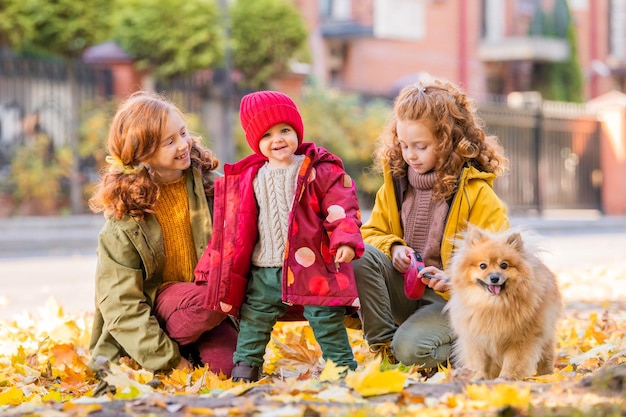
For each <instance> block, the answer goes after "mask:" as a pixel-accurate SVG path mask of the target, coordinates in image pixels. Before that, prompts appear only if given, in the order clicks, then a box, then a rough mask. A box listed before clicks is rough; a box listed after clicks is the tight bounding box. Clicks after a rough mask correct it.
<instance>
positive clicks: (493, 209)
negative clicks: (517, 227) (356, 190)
mask: <svg viewBox="0 0 626 417" xmlns="http://www.w3.org/2000/svg"><path fill="white" fill-rule="evenodd" d="M495 178H496V175H495V174H492V173H488V172H481V171H479V170H477V169H476V168H474V167H467V168H464V169H463V171H462V172H461V179H460V182H459V189H458V190H457V192H456V194H455V195H454V198H453V200H452V204H451V205H450V210H449V212H448V217H447V219H446V224H445V226H444V232H443V239H442V240H441V262H442V265H443V267H444V269H445V268H446V267H447V265H448V262H449V261H450V256H451V255H452V252H453V250H454V249H455V247H456V244H455V242H456V239H458V238H459V236H458V234H459V233H460V232H462V231H463V230H465V228H466V225H467V223H471V224H474V225H476V226H478V227H481V228H483V229H487V230H491V231H499V230H505V229H508V228H509V219H508V217H507V210H506V206H505V205H504V203H503V202H502V201H501V200H500V199H499V198H498V196H497V195H496V193H495V192H494V190H493V188H492V187H493V181H494V180H495ZM383 180H384V183H383V185H382V187H380V189H379V190H378V192H377V193H376V201H375V202H374V208H373V209H372V214H371V215H370V218H369V220H368V221H367V222H366V223H365V224H364V225H363V226H362V227H361V233H362V234H363V241H364V242H365V243H369V244H371V245H374V246H376V247H377V248H378V249H380V250H381V251H383V252H384V253H385V254H386V255H387V256H388V257H389V258H390V259H391V246H392V245H393V244H394V243H399V244H402V245H406V242H405V241H404V240H403V239H402V237H403V236H404V231H403V230H402V223H401V221H400V211H399V210H398V205H397V203H396V196H395V189H394V184H393V179H392V176H391V171H390V169H389V166H385V169H384V174H383Z"/></svg>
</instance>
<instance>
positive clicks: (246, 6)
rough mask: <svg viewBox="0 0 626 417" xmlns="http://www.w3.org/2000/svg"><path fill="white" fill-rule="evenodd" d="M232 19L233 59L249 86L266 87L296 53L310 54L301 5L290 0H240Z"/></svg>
mask: <svg viewBox="0 0 626 417" xmlns="http://www.w3.org/2000/svg"><path fill="white" fill-rule="evenodd" d="M231 20H232V36H233V59H234V62H233V63H234V67H235V68H236V69H237V70H239V71H240V72H241V74H242V75H243V78H244V79H243V81H242V84H244V85H245V86H246V87H249V88H254V89H258V88H263V87H265V86H266V84H267V81H269V80H270V79H271V78H273V77H275V76H277V75H280V74H281V73H284V72H285V71H287V70H288V68H289V62H290V60H292V59H293V58H294V57H295V56H297V55H298V54H300V55H301V56H306V52H305V47H306V40H307V35H308V34H307V29H306V26H305V24H304V21H303V19H302V16H301V15H300V12H299V11H298V9H296V7H295V6H294V5H293V4H291V3H290V2H288V1H286V0H237V1H235V3H234V4H233V6H232V7H231Z"/></svg>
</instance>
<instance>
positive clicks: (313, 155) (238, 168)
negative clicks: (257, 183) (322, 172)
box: [224, 142, 343, 175]
mask: <svg viewBox="0 0 626 417" xmlns="http://www.w3.org/2000/svg"><path fill="white" fill-rule="evenodd" d="M296 155H306V156H307V157H309V158H310V159H311V161H312V162H313V163H315V162H333V163H335V164H338V165H339V166H340V167H341V168H342V169H343V162H342V161H341V159H340V158H339V157H337V156H336V155H334V154H332V153H330V152H329V151H328V150H326V149H325V148H322V147H319V146H317V145H316V144H315V143H313V142H303V143H302V144H301V145H300V146H299V147H298V149H297V150H296ZM266 162H267V159H265V158H261V157H260V156H259V155H257V154H252V155H248V156H246V157H245V158H243V159H242V160H240V161H238V162H235V163H234V164H224V174H226V175H228V174H234V173H239V172H242V171H245V170H247V169H248V168H251V167H255V166H256V167H257V168H260V167H261V166H262V165H263V164H265V163H266Z"/></svg>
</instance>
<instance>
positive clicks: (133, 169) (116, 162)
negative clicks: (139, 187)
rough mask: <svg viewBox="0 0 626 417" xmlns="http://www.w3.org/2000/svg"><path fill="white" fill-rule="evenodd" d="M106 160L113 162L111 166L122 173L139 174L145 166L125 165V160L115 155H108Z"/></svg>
mask: <svg viewBox="0 0 626 417" xmlns="http://www.w3.org/2000/svg"><path fill="white" fill-rule="evenodd" d="M104 160H105V161H107V162H108V163H109V164H111V168H113V169H114V170H115V171H117V172H121V173H122V174H137V173H139V172H141V170H142V169H143V168H144V164H139V165H137V166H131V165H124V162H122V160H121V159H120V158H118V157H115V156H113V155H107V156H106V157H105V158H104Z"/></svg>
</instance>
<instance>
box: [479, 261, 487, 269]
mask: <svg viewBox="0 0 626 417" xmlns="http://www.w3.org/2000/svg"><path fill="white" fill-rule="evenodd" d="M478 267H479V268H480V269H482V270H485V269H487V264H486V263H484V262H482V263H481V264H480V265H478Z"/></svg>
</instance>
